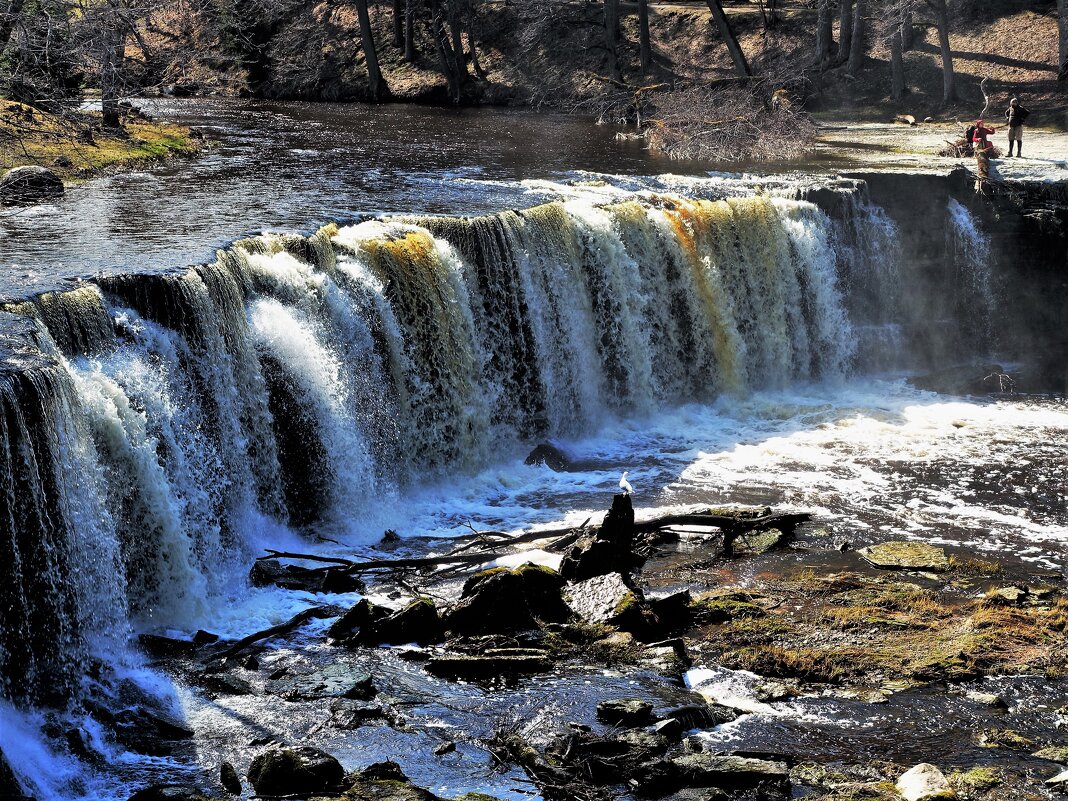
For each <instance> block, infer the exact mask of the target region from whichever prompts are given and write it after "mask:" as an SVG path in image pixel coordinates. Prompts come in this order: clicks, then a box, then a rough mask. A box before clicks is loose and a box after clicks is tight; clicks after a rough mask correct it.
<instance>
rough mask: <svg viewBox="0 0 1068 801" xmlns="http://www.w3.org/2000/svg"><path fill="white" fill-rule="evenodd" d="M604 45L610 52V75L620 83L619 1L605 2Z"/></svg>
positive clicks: (607, 0) (606, 0)
mask: <svg viewBox="0 0 1068 801" xmlns="http://www.w3.org/2000/svg"><path fill="white" fill-rule="evenodd" d="M604 43H605V48H606V49H607V50H608V74H609V75H610V76H611V78H612V80H615V81H619V80H621V79H622V77H623V73H622V71H621V70H620V68H619V0H604Z"/></svg>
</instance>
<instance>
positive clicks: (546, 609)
mask: <svg viewBox="0 0 1068 801" xmlns="http://www.w3.org/2000/svg"><path fill="white" fill-rule="evenodd" d="M563 587H564V579H563V576H561V575H560V574H559V573H557V572H556V571H555V570H552V569H551V568H548V567H543V566H540V565H522V566H521V567H517V568H515V569H514V570H509V569H508V568H495V569H493V570H485V571H483V572H481V573H477V574H475V575H474V576H472V577H471V578H470V579H468V580H467V582H466V583H465V584H464V588H463V592H462V593H461V595H460V601H459V603H458V604H456V605H455V606H453V607H452V608H451V609H450V610H449V611H448V612H447V613H446V614H445V615H444V618H443V621H444V625H445V628H446V629H447V630H448V631H450V632H452V633H454V634H458V635H461V636H477V635H482V634H499V633H506V632H513V631H525V630H528V629H532V628H535V627H537V626H538V625H539V624H540V623H562V622H564V621H565V620H567V619H568V618H569V617H570V616H571V612H570V610H569V609H568V607H567V604H565V603H564V601H563V598H562V597H561V594H560V593H561V590H562V589H563Z"/></svg>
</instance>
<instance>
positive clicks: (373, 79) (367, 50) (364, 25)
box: [356, 0, 389, 103]
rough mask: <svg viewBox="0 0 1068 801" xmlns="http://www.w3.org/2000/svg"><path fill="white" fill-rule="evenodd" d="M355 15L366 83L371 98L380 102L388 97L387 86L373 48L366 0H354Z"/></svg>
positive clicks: (373, 38)
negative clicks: (361, 46) (365, 66)
mask: <svg viewBox="0 0 1068 801" xmlns="http://www.w3.org/2000/svg"><path fill="white" fill-rule="evenodd" d="M356 16H357V18H358V19H359V21H360V41H361V43H362V45H363V58H364V62H365V63H366V64H367V83H368V87H369V89H370V92H371V99H372V100H374V101H375V102H376V103H381V102H382V101H383V100H386V99H388V98H389V86H387V85H386V79H385V78H383V77H382V70H381V68H380V67H379V66H378V51H377V50H376V49H375V36H374V31H373V30H372V29H371V15H370V14H369V13H368V12H367V0H356Z"/></svg>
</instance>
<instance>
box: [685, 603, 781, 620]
mask: <svg viewBox="0 0 1068 801" xmlns="http://www.w3.org/2000/svg"><path fill="white" fill-rule="evenodd" d="M690 611H691V612H692V613H693V616H694V619H695V620H697V622H699V623H705V624H708V623H726V622H728V621H731V620H740V619H745V618H762V617H767V614H768V613H767V611H766V610H765V609H763V608H762V607H760V606H757V605H756V604H754V603H750V602H749V601H740V600H734V599H732V598H715V597H712V598H707V597H701V598H697V599H696V600H694V601H693V603H691V604H690Z"/></svg>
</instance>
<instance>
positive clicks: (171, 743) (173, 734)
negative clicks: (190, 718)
mask: <svg viewBox="0 0 1068 801" xmlns="http://www.w3.org/2000/svg"><path fill="white" fill-rule="evenodd" d="M112 727H113V729H112V730H113V731H114V732H115V738H116V739H117V740H118V741H119V742H120V743H122V744H123V745H124V746H125V747H126V748H128V749H129V750H131V751H135V752H137V753H139V754H147V755H148V756H169V755H171V754H172V753H174V751H175V748H176V744H177V743H179V742H182V741H184V740H190V739H192V738H193V732H192V731H191V730H190V729H188V728H186V727H185V726H184V725H182V723H181V722H180V721H178V720H176V719H174V718H172V717H170V716H169V715H167V714H165V713H163V712H161V711H158V710H156V711H149V710H148V709H146V708H145V707H143V706H140V705H137V706H133V707H129V708H127V709H123V710H121V711H119V712H117V713H116V714H115V715H114V717H113V720H112Z"/></svg>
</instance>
